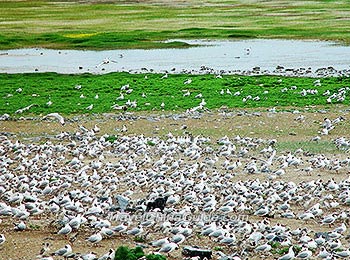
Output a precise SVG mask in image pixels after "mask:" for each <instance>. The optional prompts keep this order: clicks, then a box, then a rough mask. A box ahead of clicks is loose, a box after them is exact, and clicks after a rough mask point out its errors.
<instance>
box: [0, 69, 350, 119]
mask: <svg viewBox="0 0 350 260" xmlns="http://www.w3.org/2000/svg"><path fill="white" fill-rule="evenodd" d="M161 76H162V75H160V74H129V73H110V74H105V75H92V74H79V75H64V74H56V73H38V74H36V73H33V74H0V84H1V88H0V114H4V113H8V114H11V115H14V114H15V112H16V111H17V110H18V109H22V108H24V107H26V106H29V105H33V106H32V107H31V108H30V109H29V110H27V111H24V112H23V113H22V114H19V115H23V114H46V113H51V112H59V113H62V114H66V115H67V114H82V113H104V112H115V110H113V109H112V108H111V107H112V106H113V105H115V104H118V105H120V106H123V105H125V104H126V103H127V101H128V100H130V101H131V102H133V101H136V102H137V107H136V108H132V107H129V108H128V110H129V111H146V110H165V111H184V110H186V109H190V108H193V107H195V106H198V105H199V103H200V102H201V98H195V96H196V95H197V94H200V93H201V94H202V96H203V97H202V98H203V99H205V102H206V103H207V104H206V107H207V108H209V109H215V108H220V107H223V106H225V107H228V108H264V107H275V106H277V107H281V108H283V107H284V109H288V107H290V106H291V107H305V106H323V107H324V108H329V107H331V106H332V104H327V101H326V99H327V97H326V96H324V95H323V93H324V92H325V91H326V90H329V91H330V93H331V94H333V93H338V92H339V90H340V89H342V88H346V87H348V86H349V85H350V78H323V79H321V86H319V87H315V86H314V81H315V79H313V78H291V77H279V76H223V78H216V77H215V76H214V75H169V77H168V78H166V79H162V78H161ZM189 78H191V79H192V83H191V84H188V85H185V84H184V81H185V80H187V79H189ZM126 84H129V86H130V87H129V89H132V90H133V91H132V92H131V93H130V94H126V92H125V91H121V86H123V85H126ZM77 85H81V86H82V87H81V89H76V86H77ZM292 86H296V89H292ZM20 89H21V90H22V91H20ZM227 89H229V90H230V91H231V93H232V95H229V94H226V91H227ZM303 89H304V90H305V91H306V90H309V89H317V91H318V93H317V94H307V95H306V96H302V95H301V94H300V93H301V92H302V91H303ZM187 91H189V92H190V95H189V96H184V93H186V92H187ZM221 91H223V92H225V94H221ZM235 92H240V95H239V96H234V95H233V94H234V93H235ZM347 92H348V91H347ZM120 93H123V94H124V99H123V100H116V98H117V97H119V96H120ZM96 94H98V99H96V98H95V97H96ZM142 94H145V95H146V97H142ZM82 95H83V97H82ZM247 96H251V97H252V99H248V100H247V101H246V102H244V100H243V99H244V98H246V97H247ZM255 97H259V98H260V100H257V101H254V100H253V99H254V98H255ZM48 101H51V102H52V105H48V104H47V102H48ZM162 102H164V104H165V106H164V108H163V109H162V108H161V103H162ZM334 103H337V101H336V100H333V104H334ZM91 104H93V108H92V109H91V110H87V109H86V108H87V107H88V106H89V105H91ZM342 104H345V105H348V104H349V97H348V94H345V100H344V102H342Z"/></svg>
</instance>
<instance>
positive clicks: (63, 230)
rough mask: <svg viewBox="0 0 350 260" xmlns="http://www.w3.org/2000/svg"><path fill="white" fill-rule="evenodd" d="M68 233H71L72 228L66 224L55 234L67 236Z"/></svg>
mask: <svg viewBox="0 0 350 260" xmlns="http://www.w3.org/2000/svg"><path fill="white" fill-rule="evenodd" d="M70 232H72V227H71V226H70V225H69V224H66V225H65V226H64V227H63V228H61V229H60V230H59V231H58V232H57V234H58V235H68V234H69V233H70Z"/></svg>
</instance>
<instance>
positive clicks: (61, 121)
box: [43, 113, 66, 125]
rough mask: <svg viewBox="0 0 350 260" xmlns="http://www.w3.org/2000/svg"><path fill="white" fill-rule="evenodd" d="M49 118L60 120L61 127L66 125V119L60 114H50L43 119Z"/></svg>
mask: <svg viewBox="0 0 350 260" xmlns="http://www.w3.org/2000/svg"><path fill="white" fill-rule="evenodd" d="M49 117H52V118H55V119H57V120H58V122H60V123H61V125H65V123H66V122H65V120H64V117H63V116H61V115H60V114H59V113H50V114H47V115H46V116H44V117H43V119H47V118H49Z"/></svg>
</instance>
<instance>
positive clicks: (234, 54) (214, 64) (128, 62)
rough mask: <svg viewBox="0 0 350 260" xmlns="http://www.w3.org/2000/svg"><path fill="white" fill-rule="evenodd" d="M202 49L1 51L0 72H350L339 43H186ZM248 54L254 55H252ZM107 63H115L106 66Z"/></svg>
mask: <svg viewBox="0 0 350 260" xmlns="http://www.w3.org/2000/svg"><path fill="white" fill-rule="evenodd" d="M186 42H187V43H189V44H193V45H199V46H197V47H191V48H186V49H153V50H142V49H133V50H108V51H80V50H60V51H59V50H51V49H17V50H8V51H0V72H7V73H20V72H34V71H39V72H49V71H50V72H58V73H83V72H91V73H107V72H112V71H140V70H142V68H147V69H148V70H150V69H152V70H153V71H155V72H164V71H170V70H172V69H173V70H174V69H175V71H174V72H181V71H183V70H186V71H190V70H195V71H199V70H200V68H201V66H205V67H209V68H212V69H213V70H215V71H219V70H225V71H237V70H240V71H243V70H252V69H253V68H254V67H260V68H261V70H268V71H273V70H274V69H275V68H276V67H277V66H283V67H285V68H291V69H296V68H311V70H313V71H315V70H317V69H320V68H324V67H333V68H335V69H336V70H349V69H350V46H342V45H338V44H335V43H334V42H319V41H299V40H298V41H297V40H261V39H257V40H243V41H200V40H191V41H186ZM247 49H249V50H247ZM106 58H108V59H109V60H111V62H109V63H107V64H101V63H102V61H103V60H104V59H106Z"/></svg>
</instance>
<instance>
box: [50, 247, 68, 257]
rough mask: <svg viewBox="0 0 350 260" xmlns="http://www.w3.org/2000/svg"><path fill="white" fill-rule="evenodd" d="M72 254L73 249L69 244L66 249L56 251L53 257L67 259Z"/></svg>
mask: <svg viewBox="0 0 350 260" xmlns="http://www.w3.org/2000/svg"><path fill="white" fill-rule="evenodd" d="M70 253H72V247H71V246H70V245H69V244H67V245H65V246H64V247H62V248H60V249H58V250H57V251H55V252H54V253H53V254H52V255H58V256H63V257H66V256H68V255H69V254H70Z"/></svg>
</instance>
